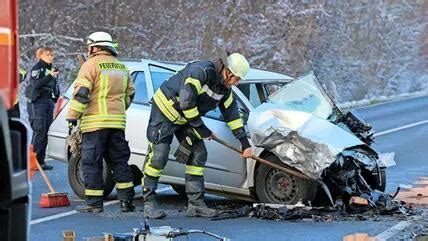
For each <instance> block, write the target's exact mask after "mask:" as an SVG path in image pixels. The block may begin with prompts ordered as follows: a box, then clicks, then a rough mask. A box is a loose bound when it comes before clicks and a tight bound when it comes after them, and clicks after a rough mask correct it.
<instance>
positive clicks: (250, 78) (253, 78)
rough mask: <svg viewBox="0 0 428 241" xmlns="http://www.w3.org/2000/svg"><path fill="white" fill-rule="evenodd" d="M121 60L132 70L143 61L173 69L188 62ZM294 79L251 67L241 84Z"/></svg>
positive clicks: (139, 66)
mask: <svg viewBox="0 0 428 241" xmlns="http://www.w3.org/2000/svg"><path fill="white" fill-rule="evenodd" d="M120 60H122V61H123V62H124V63H125V64H126V65H127V67H128V68H129V69H130V70H131V71H135V70H138V69H141V63H143V64H154V65H159V66H162V67H166V68H170V69H173V70H178V69H180V68H182V67H183V66H184V65H185V64H186V63H183V62H170V61H156V60H149V59H120ZM292 80H294V78H293V77H291V76H289V75H285V74H282V73H278V72H274V71H270V70H263V69H257V68H250V71H249V72H248V74H247V76H246V78H245V79H244V80H241V81H240V84H249V83H260V82H278V83H284V82H285V83H288V82H290V81H292Z"/></svg>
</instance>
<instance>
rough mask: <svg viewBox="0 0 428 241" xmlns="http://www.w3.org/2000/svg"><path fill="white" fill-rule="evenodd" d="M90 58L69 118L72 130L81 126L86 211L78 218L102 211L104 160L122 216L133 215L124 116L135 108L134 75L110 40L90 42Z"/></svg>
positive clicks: (99, 36) (100, 37) (100, 36)
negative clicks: (132, 76) (130, 73)
mask: <svg viewBox="0 0 428 241" xmlns="http://www.w3.org/2000/svg"><path fill="white" fill-rule="evenodd" d="M87 49H88V55H89V58H88V59H87V60H86V61H85V63H84V64H83V65H82V66H81V68H80V71H79V74H78V76H77V78H76V80H75V81H74V92H73V98H72V99H71V104H70V108H69V111H68V115H67V121H68V123H69V126H71V127H72V126H76V125H77V122H78V120H79V121H80V123H79V126H80V130H81V131H82V152H81V163H82V170H83V178H84V182H85V200H86V205H81V206H78V207H77V209H76V210H77V211H79V212H102V211H103V195H104V193H103V189H104V187H103V177H102V172H103V159H104V160H105V161H106V163H107V164H108V165H109V167H110V168H111V169H112V172H113V177H114V179H115V182H116V189H117V194H118V199H119V200H120V202H121V211H122V212H132V211H134V209H135V207H134V205H133V197H134V185H133V180H132V177H133V175H132V171H131V168H130V166H129V165H128V160H129V157H130V149H129V146H128V142H127V141H126V140H125V131H124V130H125V125H126V115H125V111H126V109H127V108H128V107H129V105H130V104H131V102H132V99H133V96H134V92H135V89H134V85H133V83H132V80H131V77H130V75H129V71H128V69H127V68H126V66H125V65H124V64H123V63H121V62H120V61H119V60H118V59H117V58H116V57H117V50H116V48H115V45H114V43H113V41H112V37H111V36H110V34H108V33H106V32H95V33H92V34H91V35H89V37H88V39H87Z"/></svg>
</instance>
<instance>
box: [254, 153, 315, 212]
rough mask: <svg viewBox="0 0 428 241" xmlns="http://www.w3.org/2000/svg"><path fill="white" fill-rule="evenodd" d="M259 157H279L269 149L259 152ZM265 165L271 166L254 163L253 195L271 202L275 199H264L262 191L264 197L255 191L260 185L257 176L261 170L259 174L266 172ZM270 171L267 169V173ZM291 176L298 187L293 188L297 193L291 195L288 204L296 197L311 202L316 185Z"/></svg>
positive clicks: (295, 199) (296, 199)
mask: <svg viewBox="0 0 428 241" xmlns="http://www.w3.org/2000/svg"><path fill="white" fill-rule="evenodd" d="M259 157H261V158H264V159H268V158H269V157H271V158H274V159H277V160H279V157H278V156H277V155H275V154H274V153H272V152H270V151H263V152H261V153H260V155H259ZM285 165H286V164H285ZM286 166H288V165H286ZM266 167H267V168H268V169H269V168H271V167H268V166H263V165H262V164H261V163H259V162H257V163H256V167H255V172H254V197H256V198H257V199H258V200H259V201H263V200H262V199H265V200H264V202H272V203H273V202H275V201H272V200H266V199H267V198H266V195H265V193H264V192H263V193H262V195H263V196H264V198H261V197H259V194H258V193H257V189H259V190H260V185H261V184H260V183H258V181H257V178H258V176H259V172H261V173H260V175H262V174H263V173H264V172H266ZM289 168H293V167H290V166H289ZM296 171H298V170H297V169H296ZM270 172H271V171H269V173H270ZM289 176H290V175H289ZM292 178H293V179H292V180H294V181H293V183H294V182H296V183H297V186H298V189H296V190H295V191H297V194H296V195H295V196H294V197H291V199H290V201H291V202H292V203H290V204H294V203H295V202H296V201H298V199H303V200H302V201H303V202H305V203H306V202H311V201H312V200H313V198H314V197H315V193H316V190H317V188H318V186H317V185H313V184H310V183H311V182H310V181H308V180H303V179H300V178H297V177H292ZM302 188H303V189H302ZM299 190H300V191H299ZM287 202H288V201H287Z"/></svg>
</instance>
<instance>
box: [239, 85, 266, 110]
mask: <svg viewBox="0 0 428 241" xmlns="http://www.w3.org/2000/svg"><path fill="white" fill-rule="evenodd" d="M238 89H239V90H240V91H241V92H242V93H243V94H244V95H245V96H246V97H247V99H248V100H249V101H250V103H251V105H252V106H253V107H254V108H256V107H257V106H259V105H261V104H262V99H261V98H262V96H260V94H263V93H259V92H258V91H257V86H256V84H254V83H253V84H240V85H238Z"/></svg>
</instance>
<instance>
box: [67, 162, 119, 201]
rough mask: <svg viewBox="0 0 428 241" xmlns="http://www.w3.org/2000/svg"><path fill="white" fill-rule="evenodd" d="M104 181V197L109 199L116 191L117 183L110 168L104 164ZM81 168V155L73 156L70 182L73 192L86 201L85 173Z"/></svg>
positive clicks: (69, 165) (69, 163)
mask: <svg viewBox="0 0 428 241" xmlns="http://www.w3.org/2000/svg"><path fill="white" fill-rule="evenodd" d="M103 166H104V168H103V180H104V197H108V196H109V195H110V194H111V192H112V191H113V189H114V186H115V182H114V180H113V174H112V173H111V170H110V168H109V167H108V166H107V164H106V163H105V162H104V165H103ZM81 170H82V169H81V168H80V155H76V156H74V155H71V157H70V160H69V161H68V181H69V183H70V186H71V189H73V192H74V193H75V194H76V195H77V196H78V197H79V198H81V199H85V184H84V183H83V173H82V171H81Z"/></svg>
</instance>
